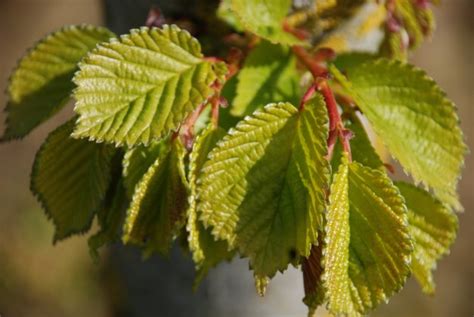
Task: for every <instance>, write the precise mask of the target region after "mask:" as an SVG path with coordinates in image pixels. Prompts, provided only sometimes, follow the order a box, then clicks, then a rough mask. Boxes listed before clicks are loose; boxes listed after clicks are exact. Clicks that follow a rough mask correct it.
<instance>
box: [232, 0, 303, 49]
mask: <svg viewBox="0 0 474 317" xmlns="http://www.w3.org/2000/svg"><path fill="white" fill-rule="evenodd" d="M290 7H291V0H265V1H259V0H232V9H233V10H234V11H235V13H236V15H237V17H238V19H239V20H240V22H241V23H242V25H243V26H244V27H245V28H246V29H247V30H249V31H251V32H253V33H255V34H256V35H258V36H260V37H263V38H264V39H267V40H269V41H270V42H272V43H275V44H278V43H280V44H288V45H295V44H302V42H301V41H300V40H298V39H297V38H296V37H295V36H293V35H291V34H290V33H288V32H285V31H284V30H283V23H284V19H285V17H286V15H287V14H288V11H289V10H290Z"/></svg>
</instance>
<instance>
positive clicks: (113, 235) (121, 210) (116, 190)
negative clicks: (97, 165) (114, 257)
mask: <svg viewBox="0 0 474 317" xmlns="http://www.w3.org/2000/svg"><path fill="white" fill-rule="evenodd" d="M107 194H108V195H106V199H105V203H104V206H103V207H102V208H101V209H100V210H99V211H98V212H97V218H98V220H99V226H100V230H99V231H98V232H96V233H95V234H94V235H92V236H90V237H89V240H88V244H89V250H90V254H91V256H92V258H94V259H95V260H98V259H99V253H98V249H99V248H100V247H102V246H104V245H106V244H108V243H112V242H115V241H117V240H119V237H120V230H121V228H122V223H123V220H124V216H125V211H126V210H127V208H128V204H129V200H128V197H127V193H126V191H125V187H124V185H123V182H122V179H119V180H116V182H115V183H114V181H112V182H111V186H110V188H109V193H107ZM107 196H108V197H107Z"/></svg>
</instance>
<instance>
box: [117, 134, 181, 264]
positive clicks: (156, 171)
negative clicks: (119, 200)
mask: <svg viewBox="0 0 474 317" xmlns="http://www.w3.org/2000/svg"><path fill="white" fill-rule="evenodd" d="M184 154H185V150H184V147H183V145H182V144H181V142H180V141H179V139H174V140H171V141H170V142H169V143H168V146H167V147H164V148H162V150H160V151H159V153H158V154H157V157H156V159H155V161H154V162H153V164H152V165H150V167H149V168H148V170H147V171H146V173H145V174H144V175H143V177H141V179H140V180H139V182H138V183H137V184H136V186H135V191H134V194H133V197H132V202H131V204H130V207H129V209H128V210H127V215H126V219H125V224H124V230H123V231H124V233H123V238H122V239H123V241H124V243H135V244H138V245H143V246H144V248H145V255H146V256H148V255H150V254H152V253H153V252H155V251H157V252H159V253H162V254H166V253H167V252H168V250H169V248H170V246H171V242H172V241H173V239H174V238H175V237H176V236H177V234H178V233H179V231H180V229H181V228H182V227H183V225H184V218H185V212H186V208H187V201H186V195H187V188H186V186H187V185H186V182H185V175H184V169H183V166H182V160H183V157H184Z"/></svg>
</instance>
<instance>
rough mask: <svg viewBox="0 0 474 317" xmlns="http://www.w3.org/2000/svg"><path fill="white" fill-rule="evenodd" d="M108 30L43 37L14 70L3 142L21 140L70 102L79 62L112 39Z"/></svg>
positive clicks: (85, 28)
mask: <svg viewBox="0 0 474 317" xmlns="http://www.w3.org/2000/svg"><path fill="white" fill-rule="evenodd" d="M113 36H114V35H113V33H111V32H110V31H109V30H107V29H106V28H101V27H95V26H91V25H72V26H67V27H64V28H62V29H60V30H58V31H56V32H54V33H51V34H50V35H48V36H46V37H45V38H43V39H42V40H41V41H40V42H38V43H37V44H36V45H35V46H34V47H33V48H32V49H30V50H29V51H28V53H27V55H26V56H25V57H23V58H22V59H21V60H20V61H19V63H18V66H17V67H16V69H15V70H14V71H13V73H12V75H11V78H10V83H9V85H8V88H7V93H8V98H9V100H8V104H7V107H6V112H7V121H6V130H5V134H4V136H3V137H2V139H3V140H10V139H16V138H22V137H24V136H26V135H27V134H28V133H29V132H30V131H31V130H33V129H34V128H36V127H37V126H38V125H40V124H41V123H42V122H44V121H46V120H47V119H49V118H50V117H51V116H52V115H54V114H55V113H56V112H58V111H59V110H60V109H61V108H62V107H63V106H64V105H65V104H66V102H67V101H68V100H69V96H70V94H71V91H72V90H73V88H74V84H73V83H72V82H71V80H72V77H73V75H74V72H75V71H76V70H77V63H78V62H79V61H80V60H81V58H83V57H84V56H85V55H86V53H87V52H88V51H89V50H91V49H93V48H94V47H95V46H96V45H97V43H100V42H103V41H106V40H108V39H109V38H110V37H113Z"/></svg>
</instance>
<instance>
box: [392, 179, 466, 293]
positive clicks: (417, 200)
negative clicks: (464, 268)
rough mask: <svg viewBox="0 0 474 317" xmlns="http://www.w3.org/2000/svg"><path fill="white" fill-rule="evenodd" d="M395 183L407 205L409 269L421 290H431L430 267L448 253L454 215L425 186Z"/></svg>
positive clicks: (432, 291)
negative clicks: (411, 245) (410, 246)
mask: <svg viewBox="0 0 474 317" xmlns="http://www.w3.org/2000/svg"><path fill="white" fill-rule="evenodd" d="M396 185H397V187H398V188H399V189H400V192H401V194H402V195H403V197H404V198H405V202H406V205H407V207H408V223H409V225H410V226H409V229H410V234H411V236H412V238H413V241H414V246H415V251H414V254H413V259H412V264H411V266H412V271H413V275H414V276H415V278H416V279H417V280H418V282H419V283H420V285H421V287H422V289H423V292H425V293H428V294H433V293H434V291H435V283H434V280H433V275H432V273H431V272H432V271H433V270H434V269H436V261H437V260H439V259H440V258H441V257H442V256H443V255H445V254H447V253H449V248H450V246H451V244H452V243H453V242H454V240H455V238H456V233H457V229H458V219H457V217H456V215H455V214H454V213H453V212H452V211H451V210H449V209H448V208H446V207H445V206H444V205H443V204H442V203H441V202H439V201H438V200H437V199H435V198H433V197H432V196H431V195H430V194H429V193H428V192H426V191H425V190H423V189H421V188H418V187H416V186H414V185H412V184H408V183H404V182H397V183H396Z"/></svg>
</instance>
